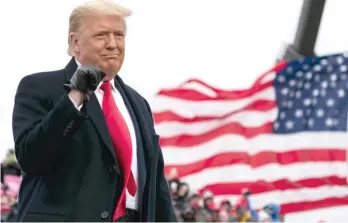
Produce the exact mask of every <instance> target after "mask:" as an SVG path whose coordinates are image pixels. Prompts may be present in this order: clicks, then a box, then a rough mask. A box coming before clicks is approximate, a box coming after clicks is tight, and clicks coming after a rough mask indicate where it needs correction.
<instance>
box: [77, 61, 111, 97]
mask: <svg viewBox="0 0 348 223" xmlns="http://www.w3.org/2000/svg"><path fill="white" fill-rule="evenodd" d="M75 62H76V64H77V68H79V67H80V66H81V63H80V62H79V61H77V59H76V58H75ZM110 83H111V88H112V90H113V91H115V89H116V88H115V82H114V81H113V80H112V81H110ZM102 84H103V81H102V82H100V83H99V85H98V87H97V89H98V90H100V86H101V85H102Z"/></svg>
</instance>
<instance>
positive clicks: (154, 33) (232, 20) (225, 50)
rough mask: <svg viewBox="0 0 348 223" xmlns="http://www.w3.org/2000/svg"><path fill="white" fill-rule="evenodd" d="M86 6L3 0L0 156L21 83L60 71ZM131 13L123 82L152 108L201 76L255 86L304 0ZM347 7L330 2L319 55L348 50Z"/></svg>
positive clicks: (140, 1)
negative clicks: (79, 9)
mask: <svg viewBox="0 0 348 223" xmlns="http://www.w3.org/2000/svg"><path fill="white" fill-rule="evenodd" d="M82 2H83V1H82V0H69V1H52V0H51V1H47V0H31V1H26V0H18V1H4V2H3V3H2V4H1V8H2V9H3V10H2V12H1V13H0V23H1V28H2V32H3V35H1V37H0V38H1V41H0V44H1V50H2V53H1V56H0V57H1V61H2V63H1V65H2V66H1V70H2V77H3V78H4V79H3V82H4V84H3V85H2V87H1V95H3V99H2V100H1V102H0V106H1V109H0V145H1V147H0V148H1V149H0V156H3V154H4V152H5V151H6V150H7V148H8V147H12V146H13V139H12V130H11V115H12V108H13V99H14V94H15V91H16V88H17V84H18V82H19V80H20V79H21V78H22V77H23V76H25V75H28V74H31V73H34V72H39V71H49V70H55V69H61V68H63V67H64V66H65V65H66V64H67V63H68V61H69V57H68V55H67V54H66V49H67V34H68V33H67V30H68V17H69V14H70V12H71V10H72V8H73V7H74V6H76V5H77V4H79V3H82ZM117 2H119V3H122V4H124V5H125V6H127V7H129V8H131V9H132V10H133V12H134V14H133V16H132V17H130V18H129V19H128V27H129V32H128V36H127V52H126V60H125V63H124V66H123V68H122V70H121V72H120V75H121V77H122V78H123V79H124V80H125V81H126V83H128V84H129V85H131V86H133V87H134V88H135V89H136V90H138V91H139V92H140V93H141V94H143V95H144V96H145V97H146V98H147V99H148V100H149V101H150V102H151V98H152V97H153V96H154V94H155V93H156V91H158V90H159V89H160V88H161V87H166V86H175V85H177V84H179V83H181V82H183V81H185V80H187V79H189V78H192V77H198V78H200V79H202V80H203V81H206V82H207V83H209V84H212V85H215V86H217V87H221V88H225V89H236V88H244V87H248V86H250V85H251V84H252V83H253V81H254V80H255V79H256V77H257V76H258V75H260V74H261V73H263V72H264V71H266V70H268V69H269V68H271V66H272V65H273V63H274V61H275V59H276V57H277V56H278V55H279V53H280V51H281V48H282V46H283V44H285V43H288V42H292V40H293V38H294V34H295V33H294V32H295V29H296V26H297V22H298V17H299V14H300V8H301V5H302V1H301V0H287V1H286V0H284V1H279V0H263V1H255V0H243V1H230V0H225V1H223V0H205V1H203V0H190V1H188V0H166V1H163V0H157V1H154V0H153V1H145V0H137V1H135V0H123V1H117ZM347 6H348V1H345V0H334V1H333V0H332V1H327V3H326V10H325V12H324V18H323V21H322V26H321V29H320V34H319V39H318V42H317V46H316V50H317V52H318V53H319V54H326V53H335V52H340V51H345V50H347V39H348V30H347V29H346V28H345V27H346V21H348V13H347V8H348V7H347Z"/></svg>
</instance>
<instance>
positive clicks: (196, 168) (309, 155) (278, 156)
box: [165, 149, 346, 177]
mask: <svg viewBox="0 0 348 223" xmlns="http://www.w3.org/2000/svg"><path fill="white" fill-rule="evenodd" d="M345 160H346V151H345V150H343V149H326V150H323V149H320V150H319V149H296V150H295V149H294V150H293V151H287V152H271V151H264V152H260V153H258V154H255V155H250V154H248V153H246V152H227V153H220V154H216V155H214V156H212V157H209V158H207V159H204V160H199V161H197V162H194V163H190V164H183V165H166V166H165V172H166V173H169V171H170V170H171V169H172V168H176V169H177V170H178V174H179V177H185V176H187V175H190V174H193V173H197V172H200V171H202V170H204V169H208V168H217V167H223V166H227V165H233V164H247V165H250V167H252V168H257V167H260V166H263V165H267V164H271V163H275V164H279V165H288V164H294V163H301V162H302V163H303V162H330V161H331V162H337V161H342V162H344V161H345Z"/></svg>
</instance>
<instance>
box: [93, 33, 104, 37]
mask: <svg viewBox="0 0 348 223" xmlns="http://www.w3.org/2000/svg"><path fill="white" fill-rule="evenodd" d="M105 35H106V33H105V32H100V33H97V34H95V35H94V37H104V36H105Z"/></svg>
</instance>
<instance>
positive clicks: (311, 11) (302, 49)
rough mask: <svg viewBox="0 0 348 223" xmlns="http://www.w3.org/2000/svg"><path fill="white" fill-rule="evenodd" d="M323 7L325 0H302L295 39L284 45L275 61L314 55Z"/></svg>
mask: <svg viewBox="0 0 348 223" xmlns="http://www.w3.org/2000/svg"><path fill="white" fill-rule="evenodd" d="M324 7H325V0H303V4H302V10H301V14H300V18H299V21H298V25H297V30H296V34H295V40H294V42H293V44H289V45H287V46H286V48H285V50H284V53H283V55H281V56H280V57H279V58H277V63H278V62H280V61H282V60H294V59H298V58H300V57H303V56H315V52H314V48H315V43H316V41H317V36H318V32H319V27H320V23H321V18H322V14H323V11H324Z"/></svg>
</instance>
